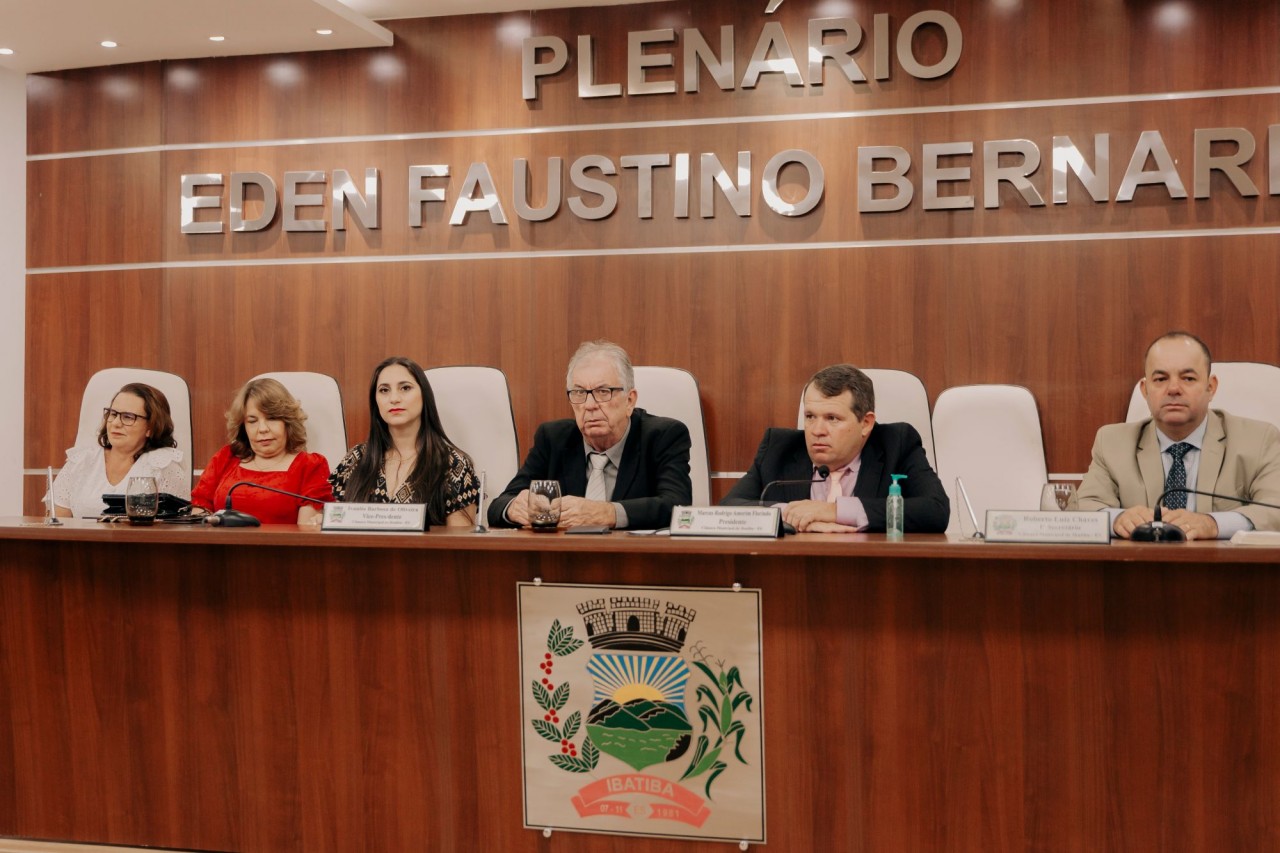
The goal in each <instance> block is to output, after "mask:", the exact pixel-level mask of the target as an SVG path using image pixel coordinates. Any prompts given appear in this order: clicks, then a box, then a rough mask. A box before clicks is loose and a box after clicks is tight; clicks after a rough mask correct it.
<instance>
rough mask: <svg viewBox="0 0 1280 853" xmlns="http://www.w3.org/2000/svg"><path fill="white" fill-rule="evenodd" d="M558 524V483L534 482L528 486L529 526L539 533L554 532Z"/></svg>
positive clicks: (550, 481) (549, 481) (557, 481)
mask: <svg viewBox="0 0 1280 853" xmlns="http://www.w3.org/2000/svg"><path fill="white" fill-rule="evenodd" d="M559 523H560V481H559V480H534V481H533V482H531V483H530V484H529V526H530V527H531V528H532V529H533V530H535V531H537V532H539V533H545V532H547V531H551V530H555V529H556V526H557V525H558V524H559Z"/></svg>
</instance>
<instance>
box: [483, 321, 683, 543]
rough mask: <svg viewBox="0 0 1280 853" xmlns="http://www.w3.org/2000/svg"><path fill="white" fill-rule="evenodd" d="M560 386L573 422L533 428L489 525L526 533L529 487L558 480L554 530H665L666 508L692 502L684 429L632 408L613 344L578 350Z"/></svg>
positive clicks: (630, 385)
mask: <svg viewBox="0 0 1280 853" xmlns="http://www.w3.org/2000/svg"><path fill="white" fill-rule="evenodd" d="M565 385H566V394H567V396H568V398H569V405H570V406H572V407H573V417H572V418H565V419H564V420H559V421H551V422H549V423H544V424H542V425H541V426H540V427H538V431H537V433H536V434H535V435H534V437H533V448H532V449H531V450H530V451H529V455H528V456H527V457H525V460H524V465H522V466H521V468H520V470H519V472H517V473H516V476H515V479H513V480H512V481H511V483H510V484H509V485H508V486H507V489H506V491H504V492H503V493H502V494H501V495H499V496H498V497H497V498H495V499H494V501H493V504H492V505H491V506H490V507H489V523H490V524H492V525H494V526H505V527H528V526H529V483H530V481H532V480H559V481H560V490H561V493H562V494H563V495H564V497H563V499H562V500H561V505H560V526H561V527H574V526H578V525H584V524H585V525H604V526H606V527H618V528H624V527H631V528H656V527H666V526H667V525H668V524H670V523H671V509H672V507H674V506H676V505H677V504H682V505H686V506H687V505H688V504H690V503H692V502H693V484H692V482H691V481H690V479H689V445H690V442H689V429H688V427H686V426H685V425H684V424H683V423H681V422H680V421H677V420H672V419H671V418H661V417H657V416H656V415H651V414H649V413H647V412H646V411H645V410H644V409H638V408H636V397H637V395H636V389H635V379H634V376H633V372H632V368H631V359H630V358H629V357H628V356H627V353H626V351H625V350H623V349H622V347H620V346H618V345H617V344H612V343H609V342H608V341H592V342H589V343H584V344H583V345H582V346H580V347H578V351H577V352H576V353H574V355H573V358H572V359H570V360H569V370H568V373H567V375H566V378H565Z"/></svg>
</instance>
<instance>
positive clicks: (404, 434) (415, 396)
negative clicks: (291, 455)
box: [332, 356, 480, 527]
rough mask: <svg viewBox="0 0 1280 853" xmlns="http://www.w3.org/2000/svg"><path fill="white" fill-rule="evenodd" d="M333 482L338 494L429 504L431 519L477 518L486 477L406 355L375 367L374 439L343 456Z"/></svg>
mask: <svg viewBox="0 0 1280 853" xmlns="http://www.w3.org/2000/svg"><path fill="white" fill-rule="evenodd" d="M332 482H333V494H334V496H335V497H336V498H337V499H338V500H340V501H351V502H353V503H417V504H426V505H427V521H428V523H430V524H436V525H440V524H445V525H449V526H451V527H453V526H463V525H467V526H470V525H472V524H475V520H476V502H477V501H478V499H479V497H480V484H479V481H478V480H477V479H476V473H475V469H474V468H473V467H472V465H471V457H469V456H467V454H465V453H463V452H462V451H461V450H459V449H458V448H457V446H456V445H454V443H453V442H452V441H450V440H449V437H448V436H446V435H445V434H444V427H443V426H441V424H440V413H439V412H438V411H436V398H435V395H434V394H433V393H432V392H431V384H430V383H429V382H428V381H427V375H426V373H424V372H423V370H422V368H421V367H419V366H418V364H417V363H416V362H414V361H413V360H411V359H408V358H403V357H399V356H396V357H392V358H388V359H386V360H385V361H383V362H382V363H381V364H379V365H378V366H377V367H375V368H374V369H373V381H372V382H371V383H370V385H369V438H368V439H367V440H366V441H365V443H364V444H357V445H356V446H355V447H353V448H351V452H349V453H348V454H347V455H346V458H344V459H343V460H342V461H341V462H339V463H338V467H337V468H336V469H335V470H334V472H333V477H332Z"/></svg>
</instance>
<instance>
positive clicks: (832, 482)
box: [827, 468, 848, 504]
mask: <svg viewBox="0 0 1280 853" xmlns="http://www.w3.org/2000/svg"><path fill="white" fill-rule="evenodd" d="M846 470H848V469H846V468H841V469H840V470H839V471H832V472H831V476H830V477H828V478H827V503H829V504H833V503H835V502H836V498H839V497H840V496H842V495H843V494H844V492H842V491H840V478H841V477H843V476H844V472H845V471H846Z"/></svg>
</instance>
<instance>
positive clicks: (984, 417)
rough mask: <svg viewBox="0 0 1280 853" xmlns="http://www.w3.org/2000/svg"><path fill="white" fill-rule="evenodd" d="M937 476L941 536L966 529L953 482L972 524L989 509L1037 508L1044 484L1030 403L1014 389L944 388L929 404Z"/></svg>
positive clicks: (1028, 395)
mask: <svg viewBox="0 0 1280 853" xmlns="http://www.w3.org/2000/svg"><path fill="white" fill-rule="evenodd" d="M933 437H934V441H935V448H936V450H937V453H938V477H939V478H941V480H942V485H943V487H944V488H946V490H947V495H948V497H950V498H951V524H950V525H949V526H948V527H947V533H948V534H949V535H950V534H955V533H958V532H959V531H960V528H961V515H962V514H963V516H964V519H965V521H964V524H965V526H967V525H968V512H967V510H966V509H965V508H964V507H963V505H961V504H959V503H958V501H959V498H958V496H957V495H956V488H955V482H956V478H957V477H960V478H961V479H962V480H963V481H964V488H965V492H966V493H967V494H968V496H969V501H970V502H971V503H972V505H973V511H974V514H975V515H976V516H977V518H978V524H979V526H981V525H982V524H983V523H984V519H985V515H986V511H987V510H989V509H1039V508H1040V491H1041V489H1042V488H1044V484H1045V481H1046V480H1048V478H1049V474H1048V468H1047V466H1046V464H1045V458H1044V436H1043V435H1042V433H1041V430H1040V413H1039V410H1038V409H1037V408H1036V399H1035V397H1034V396H1032V394H1031V392H1030V391H1028V390H1027V389H1026V388H1023V387H1021V386H1018V385H962V386H959V387H957V388H948V389H946V390H945V391H943V392H942V393H941V394H939V395H938V399H937V402H935V403H934V404H933Z"/></svg>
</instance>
